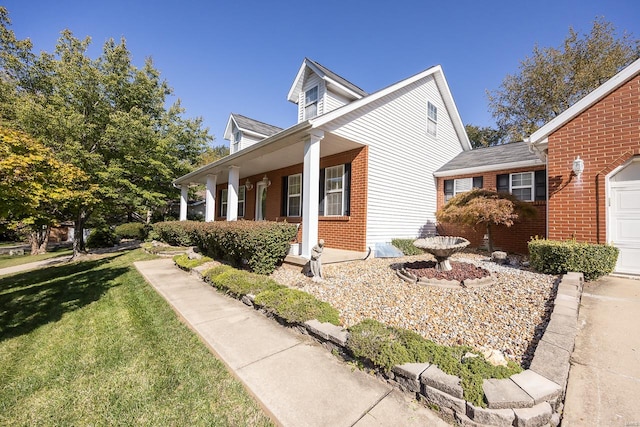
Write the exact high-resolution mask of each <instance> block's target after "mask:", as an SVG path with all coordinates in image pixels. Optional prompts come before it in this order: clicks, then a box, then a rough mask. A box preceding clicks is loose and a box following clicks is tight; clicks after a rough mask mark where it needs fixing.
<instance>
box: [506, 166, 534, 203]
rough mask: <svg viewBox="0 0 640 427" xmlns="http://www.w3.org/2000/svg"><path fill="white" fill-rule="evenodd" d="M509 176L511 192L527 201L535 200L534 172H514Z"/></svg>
mask: <svg viewBox="0 0 640 427" xmlns="http://www.w3.org/2000/svg"><path fill="white" fill-rule="evenodd" d="M509 178H510V180H509V186H510V189H511V190H510V191H511V194H513V195H514V196H516V197H517V198H518V199H519V200H523V201H525V202H531V201H533V195H534V193H533V184H534V181H533V172H522V173H512V174H511V175H510V177H509Z"/></svg>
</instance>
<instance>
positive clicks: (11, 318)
mask: <svg viewBox="0 0 640 427" xmlns="http://www.w3.org/2000/svg"><path fill="white" fill-rule="evenodd" d="M118 256H119V255H118ZM114 258H115V257H109V258H104V259H98V260H92V261H81V262H74V263H71V264H68V265H58V266H55V267H48V268H43V269H40V270H34V271H29V272H25V273H20V274H15V275H13V276H8V277H4V278H1V279H0V341H4V340H6V339H9V338H12V337H16V336H19V335H23V334H28V333H29V332H31V331H33V330H34V329H36V328H38V327H40V326H42V325H44V324H47V323H50V322H54V321H57V320H59V319H60V318H61V317H62V315H63V314H64V313H66V312H70V311H74V310H77V309H79V308H81V307H84V306H86V305H87V304H90V303H92V302H94V301H97V300H98V299H100V297H101V296H102V295H104V293H105V292H106V291H107V290H109V288H111V287H114V286H117V283H116V282H115V279H116V278H118V277H119V276H121V275H122V274H124V273H126V272H127V271H129V269H128V268H127V267H125V266H118V267H115V266H114V267H107V266H105V264H108V263H109V262H111V261H113V259H114Z"/></svg>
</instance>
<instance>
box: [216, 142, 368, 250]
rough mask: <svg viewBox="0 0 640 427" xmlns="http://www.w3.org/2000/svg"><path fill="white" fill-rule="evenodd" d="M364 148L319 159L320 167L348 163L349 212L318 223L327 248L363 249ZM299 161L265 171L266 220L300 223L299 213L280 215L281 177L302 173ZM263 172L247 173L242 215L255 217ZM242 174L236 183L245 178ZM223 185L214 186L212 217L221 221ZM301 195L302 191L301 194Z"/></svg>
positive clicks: (365, 182)
mask: <svg viewBox="0 0 640 427" xmlns="http://www.w3.org/2000/svg"><path fill="white" fill-rule="evenodd" d="M367 156H368V151H367V147H363V148H359V149H356V150H351V151H347V152H344V153H340V154H336V155H333V156H328V157H323V158H322V159H320V167H321V168H327V167H330V166H337V165H341V164H345V163H351V205H350V208H351V212H350V215H349V216H341V217H331V216H321V217H320V218H319V221H318V222H319V223H318V238H320V239H324V241H325V245H326V246H327V247H329V248H336V249H347V250H353V251H365V250H366V240H367V233H366V231H367V230H366V226H367V215H366V209H367V173H368V157H367ZM302 169H303V165H302V163H300V164H297V165H294V166H290V167H287V168H283V169H277V170H273V171H270V172H267V173H266V175H267V177H268V178H269V179H270V180H271V186H269V188H268V189H267V208H266V215H265V216H266V219H267V220H269V221H285V220H286V221H287V222H290V223H300V222H301V221H302V218H301V217H283V216H282V215H281V211H282V197H283V195H282V190H283V188H282V178H283V177H285V176H288V175H293V174H297V173H302ZM264 175H265V174H260V175H254V176H250V177H248V178H249V181H251V183H253V184H254V188H253V189H252V190H251V191H247V193H246V194H247V196H246V201H245V205H246V208H245V216H244V218H242V219H246V220H253V219H255V212H256V189H255V184H256V182H258V181H260V180H261V179H262V178H263V177H264ZM246 180H247V178H243V179H242V180H241V182H240V185H242V184H244V183H245V182H246ZM225 188H227V184H221V185H218V186H217V188H216V221H224V220H225V218H224V217H219V216H218V214H219V211H220V209H219V205H218V203H219V200H217V198H218V195H219V194H220V190H222V189H225ZM303 197H304V195H303ZM301 237H302V227H300V230H298V239H301Z"/></svg>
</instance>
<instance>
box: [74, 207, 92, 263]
mask: <svg viewBox="0 0 640 427" xmlns="http://www.w3.org/2000/svg"><path fill="white" fill-rule="evenodd" d="M88 216H89V215H88V214H87V212H85V211H84V210H81V211H80V212H79V213H78V216H77V217H76V219H75V221H74V222H73V257H72V258H76V257H77V256H78V255H80V254H81V253H87V249H86V247H85V244H84V226H85V225H86V223H87V217H88Z"/></svg>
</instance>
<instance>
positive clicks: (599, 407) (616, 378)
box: [562, 276, 640, 427]
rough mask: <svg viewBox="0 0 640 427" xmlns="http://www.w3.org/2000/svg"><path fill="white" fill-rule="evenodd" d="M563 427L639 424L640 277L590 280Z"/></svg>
mask: <svg viewBox="0 0 640 427" xmlns="http://www.w3.org/2000/svg"><path fill="white" fill-rule="evenodd" d="M578 324H579V326H580V330H579V332H578V336H577V338H576V345H575V350H574V352H573V355H572V358H571V369H570V371H569V382H568V386H567V396H566V399H565V410H564V416H563V419H562V426H563V427H578V426H579V427H586V426H612V427H613V426H620V427H630V426H640V404H639V403H638V402H640V280H631V279H623V278H618V277H611V276H608V277H604V278H602V279H600V280H598V281H596V282H593V283H586V284H585V286H584V292H583V295H582V303H581V306H580V315H579V318H578Z"/></svg>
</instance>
